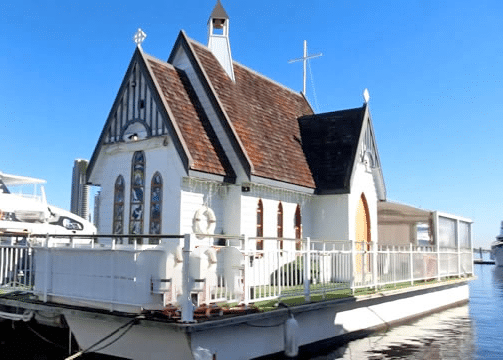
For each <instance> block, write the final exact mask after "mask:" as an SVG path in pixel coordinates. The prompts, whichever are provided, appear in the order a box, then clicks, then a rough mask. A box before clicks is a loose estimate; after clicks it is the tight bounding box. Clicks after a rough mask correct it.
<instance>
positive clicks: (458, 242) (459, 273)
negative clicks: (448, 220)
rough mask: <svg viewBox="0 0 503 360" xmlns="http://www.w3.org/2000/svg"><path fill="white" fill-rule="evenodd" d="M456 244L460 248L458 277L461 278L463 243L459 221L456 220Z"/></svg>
mask: <svg viewBox="0 0 503 360" xmlns="http://www.w3.org/2000/svg"><path fill="white" fill-rule="evenodd" d="M456 243H457V245H458V246H457V248H458V254H457V255H458V275H457V276H458V277H461V242H460V241H459V220H458V219H456Z"/></svg>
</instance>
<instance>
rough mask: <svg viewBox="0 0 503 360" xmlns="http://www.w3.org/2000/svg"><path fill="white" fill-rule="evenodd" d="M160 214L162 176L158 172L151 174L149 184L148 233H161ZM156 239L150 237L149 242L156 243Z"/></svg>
mask: <svg viewBox="0 0 503 360" xmlns="http://www.w3.org/2000/svg"><path fill="white" fill-rule="evenodd" d="M161 214H162V176H161V174H159V173H158V172H156V173H155V174H154V176H152V181H151V184H150V233H151V234H160V233H161ZM158 242H159V240H158V239H150V240H149V243H150V244H157V243H158Z"/></svg>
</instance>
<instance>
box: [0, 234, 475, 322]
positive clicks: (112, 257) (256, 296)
mask: <svg viewBox="0 0 503 360" xmlns="http://www.w3.org/2000/svg"><path fill="white" fill-rule="evenodd" d="M30 244H35V245H30ZM215 244H218V245H215ZM36 254H38V255H36ZM34 255H36V256H34ZM34 258H36V264H34ZM34 265H36V267H35V266H34ZM35 274H36V275H35ZM470 274H473V263H472V250H471V249H462V248H457V249H444V248H438V247H417V246H412V245H410V246H401V247H396V246H395V247H383V246H377V245H376V244H375V243H358V242H352V241H327V240H312V239H309V238H307V239H301V240H299V239H287V238H281V239H278V238H247V237H245V236H223V235H212V236H208V235H205V236H202V235H201V236H198V237H196V235H184V236H181V235H171V236H170V235H152V236H148V237H147V236H145V237H143V238H142V237H138V236H132V235H125V236H120V237H118V236H110V235H108V236H104V235H101V236H98V235H96V236H92V237H87V238H85V237H82V236H73V237H68V236H66V237H65V236H61V235H59V236H44V237H41V238H35V237H33V236H32V237H31V238H29V239H28V241H27V242H25V243H23V244H18V245H0V285H1V288H2V289H7V290H9V291H10V290H25V291H26V290H29V289H32V290H33V291H34V292H35V293H36V294H37V295H39V296H41V298H42V299H43V300H44V301H47V300H48V296H56V297H67V298H72V299H77V300H82V301H84V300H85V301H94V302H95V303H98V302H100V303H104V304H109V307H108V308H110V309H117V307H116V306H117V305H121V304H122V305H127V306H130V307H131V308H138V309H145V308H152V309H159V308H161V309H162V308H163V307H164V306H166V305H167V304H170V303H171V304H175V303H178V304H179V305H181V307H182V310H183V311H182V313H183V314H182V319H184V320H185V321H190V319H191V316H192V315H191V313H192V305H191V304H192V303H196V304H202V303H212V302H227V303H245V304H250V303H253V302H258V301H263V300H274V299H281V298H286V297H303V298H305V300H306V301H309V300H311V297H313V296H318V297H321V298H326V297H327V296H332V295H333V296H339V295H340V294H342V293H345V294H349V295H350V294H352V293H354V292H355V291H356V290H358V289H362V288H373V289H377V288H381V287H386V286H387V287H389V286H393V285H398V284H407V283H410V284H414V283H415V282H419V281H425V280H432V279H433V280H440V279H442V278H448V277H460V276H466V275H470ZM91 304H92V303H91Z"/></svg>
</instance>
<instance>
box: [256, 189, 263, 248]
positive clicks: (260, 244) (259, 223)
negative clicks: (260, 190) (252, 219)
mask: <svg viewBox="0 0 503 360" xmlns="http://www.w3.org/2000/svg"><path fill="white" fill-rule="evenodd" d="M257 237H258V238H262V237H264V205H263V204H262V199H260V200H259V201H258V205H257ZM257 250H264V240H263V239H258V240H257Z"/></svg>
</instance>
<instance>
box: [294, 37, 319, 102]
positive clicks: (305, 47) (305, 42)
mask: <svg viewBox="0 0 503 360" xmlns="http://www.w3.org/2000/svg"><path fill="white" fill-rule="evenodd" d="M318 56H323V54H322V53H319V54H314V55H309V56H308V55H307V40H304V56H303V57H301V58H297V59H292V60H289V61H288V63H289V64H291V63H293V62H297V61H302V62H303V63H304V81H303V86H302V93H303V94H304V95H306V64H307V60H309V59H312V58H315V57H318Z"/></svg>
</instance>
